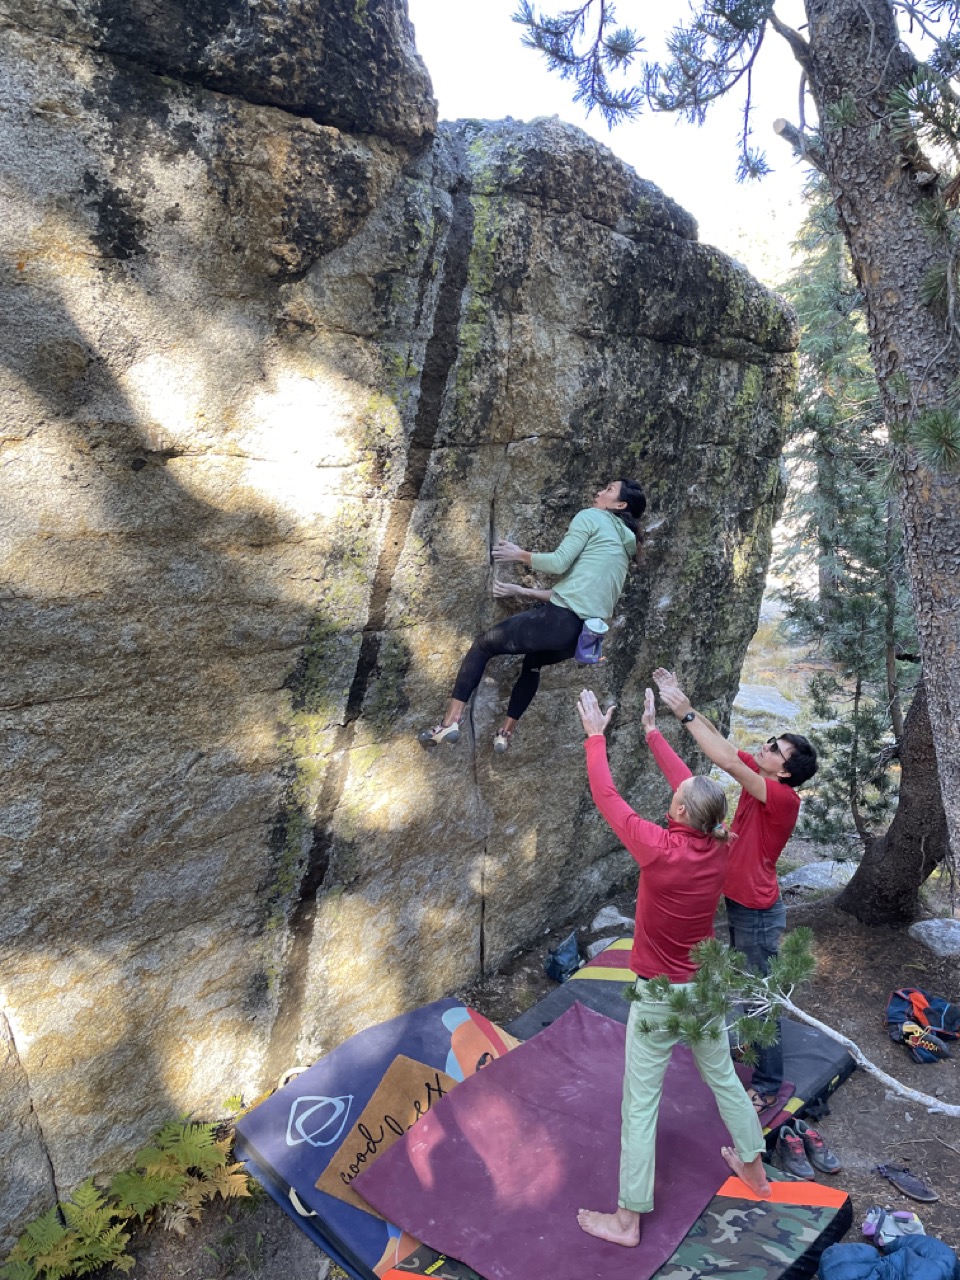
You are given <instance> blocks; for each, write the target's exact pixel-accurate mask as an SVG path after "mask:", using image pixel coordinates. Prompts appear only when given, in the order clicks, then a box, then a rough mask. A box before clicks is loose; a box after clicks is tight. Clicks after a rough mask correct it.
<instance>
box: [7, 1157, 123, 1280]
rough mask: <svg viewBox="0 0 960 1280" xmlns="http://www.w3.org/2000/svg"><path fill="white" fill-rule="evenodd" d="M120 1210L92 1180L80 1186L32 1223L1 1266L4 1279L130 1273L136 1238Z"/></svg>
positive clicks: (55, 1279)
mask: <svg viewBox="0 0 960 1280" xmlns="http://www.w3.org/2000/svg"><path fill="white" fill-rule="evenodd" d="M117 1216H118V1215H117V1213H116V1211H115V1210H114V1209H113V1208H112V1207H111V1206H110V1205H109V1204H108V1203H107V1200H106V1199H105V1197H104V1196H103V1195H102V1194H101V1193H100V1192H99V1191H97V1189H96V1188H95V1187H94V1185H93V1182H92V1181H88V1182H84V1183H83V1185H82V1186H80V1187H78V1188H77V1190H76V1191H75V1192H74V1194H73V1198H72V1199H71V1200H68V1201H66V1202H65V1203H63V1204H60V1205H58V1206H57V1208H55V1209H51V1210H50V1211H49V1212H48V1213H45V1214H44V1215H43V1216H42V1217H40V1218H37V1219H36V1220H35V1221H34V1222H31V1223H30V1225H29V1226H28V1227H27V1229H26V1231H25V1232H24V1233H23V1235H22V1236H21V1237H20V1239H19V1240H18V1241H17V1243H16V1244H15V1245H14V1247H13V1251H12V1252H11V1254H10V1257H9V1259H8V1260H7V1262H6V1264H5V1265H4V1266H3V1267H0V1276H2V1277H3V1280H37V1278H38V1277H42V1280H64V1278H65V1277H67V1276H86V1275H89V1274H90V1273H91V1272H92V1271H98V1270H99V1269H100V1268H101V1267H105V1266H112V1267H116V1268H117V1270H119V1271H129V1270H130V1268H131V1267H132V1266H133V1258H131V1257H130V1256H129V1255H128V1254H127V1252H126V1244H127V1241H128V1240H129V1239H130V1237H129V1235H127V1234H126V1233H125V1232H124V1230H123V1221H122V1220H121V1221H117Z"/></svg>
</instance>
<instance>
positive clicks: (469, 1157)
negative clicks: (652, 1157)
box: [354, 1004, 730, 1280]
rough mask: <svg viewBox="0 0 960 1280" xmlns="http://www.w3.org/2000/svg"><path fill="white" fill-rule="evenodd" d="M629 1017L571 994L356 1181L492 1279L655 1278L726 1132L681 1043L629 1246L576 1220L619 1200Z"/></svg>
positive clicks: (409, 1226) (699, 1201) (710, 1175)
mask: <svg viewBox="0 0 960 1280" xmlns="http://www.w3.org/2000/svg"><path fill="white" fill-rule="evenodd" d="M625 1033H626V1028H625V1027H624V1026H623V1024H622V1023H620V1022H616V1021H614V1020H613V1019H612V1018H607V1017H604V1016H603V1014H600V1013H595V1012H594V1011H593V1010H592V1009H587V1008H586V1007H585V1006H584V1005H582V1004H575V1005H573V1006H572V1008H570V1009H568V1010H567V1011H566V1013H564V1014H563V1015H562V1016H561V1017H560V1018H558V1019H557V1021H556V1022H554V1023H552V1024H551V1025H550V1026H549V1027H547V1028H545V1029H544V1030H543V1031H541V1032H540V1033H539V1034H538V1035H536V1036H534V1037H533V1039H531V1040H528V1041H527V1042H526V1043H525V1044H522V1045H520V1046H519V1047H518V1048H516V1049H514V1050H513V1051H512V1052H511V1053H508V1054H507V1055H506V1056H505V1057H503V1058H500V1059H499V1060H497V1061H495V1062H491V1063H490V1064H489V1066H486V1067H484V1069H483V1070H482V1071H480V1072H478V1073H477V1074H476V1075H475V1076H473V1077H471V1078H470V1079H468V1080H465V1081H464V1082H463V1084H461V1085H459V1086H458V1087H457V1088H456V1089H454V1090H453V1091H452V1092H451V1093H448V1094H447V1095H446V1096H445V1097H444V1098H442V1099H441V1100H440V1101H439V1102H438V1103H435V1104H434V1106H433V1107H432V1108H431V1110H430V1111H429V1112H428V1113H427V1115H425V1116H423V1118H422V1119H420V1120H419V1121H418V1122H417V1124H416V1125H415V1126H414V1127H413V1128H412V1129H410V1130H409V1132H408V1133H407V1134H406V1135H405V1136H404V1137H403V1138H402V1139H401V1140H400V1141H399V1142H397V1143H396V1144H395V1145H394V1146H393V1147H391V1149H390V1150H389V1151H386V1152H384V1154H383V1155H382V1156H380V1158H379V1159H378V1160H377V1161H376V1163H375V1164H373V1165H372V1166H371V1167H370V1168H369V1169H368V1170H367V1171H366V1172H365V1173H362V1174H361V1175H360V1177H359V1178H358V1179H357V1180H356V1182H355V1183H354V1186H355V1187H356V1189H357V1191H358V1192H359V1193H360V1194H361V1195H362V1196H363V1197H364V1198H365V1199H366V1200H368V1201H369V1202H370V1204H372V1205H373V1206H374V1207H375V1208H376V1209H377V1210H379V1211H380V1212H381V1213H382V1214H384V1215H385V1216H386V1217H387V1218H389V1220H390V1221H391V1222H395V1223H397V1224H398V1225H399V1226H402V1227H403V1228H404V1230H406V1231H409V1232H410V1233H411V1234H412V1235H414V1236H416V1237H417V1238H418V1239H419V1240H422V1241H424V1243H426V1244H429V1245H430V1246H432V1247H433V1248H434V1249H437V1250H439V1251H440V1252H442V1253H445V1254H448V1255H449V1256H451V1257H454V1258H459V1259H460V1260H461V1261H462V1262H465V1263H467V1264H468V1265H469V1266H471V1267H472V1268H473V1269H474V1270H475V1271H478V1272H479V1273H480V1275H482V1276H485V1277H486V1280H531V1277H536V1278H537V1280H588V1278H589V1277H600V1276H602V1277H603V1280H628V1278H629V1280H649V1277H650V1276H652V1275H653V1274H654V1272H655V1271H656V1270H657V1269H658V1267H660V1266H662V1264H663V1263H664V1262H665V1261H666V1260H667V1259H668V1258H669V1257H670V1255H671V1254H672V1253H673V1251H674V1250H675V1249H676V1247H677V1245H678V1244H679V1243H680V1241H681V1240H682V1239H683V1237H684V1236H685V1234H686V1233H687V1231H688V1230H689V1228H690V1226H691V1225H692V1223H693V1222H695V1221H696V1219H697V1218H698V1217H699V1215H700V1214H701V1212H702V1211H703V1209H704V1208H705V1207H706V1205H707V1203H708V1202H709V1201H710V1199H711V1198H712V1197H713V1196H714V1195H715V1194H716V1192H717V1190H718V1189H719V1187H720V1186H721V1185H722V1184H723V1183H724V1182H725V1181H726V1179H727V1177H728V1176H729V1172H730V1171H729V1169H728V1168H727V1166H726V1164H725V1163H724V1161H723V1157H722V1156H721V1155H720V1148H721V1146H723V1145H725V1144H726V1143H728V1142H729V1140H730V1139H729V1135H728V1134H727V1131H726V1129H725V1128H724V1125H723V1123H722V1121H721V1120H720V1116H719V1113H718V1111H717V1107H716V1103H715V1102H714V1100H713V1095H712V1094H711V1092H710V1090H709V1089H708V1088H707V1086H706V1085H705V1084H704V1083H703V1081H702V1080H701V1079H700V1075H699V1072H698V1071H697V1068H696V1066H695V1064H694V1062H693V1058H692V1056H691V1054H690V1051H689V1049H687V1048H685V1046H683V1045H678V1046H677V1048H676V1049H675V1050H674V1054H673V1061H672V1063H671V1066H670V1069H669V1070H668V1072H667V1076H666V1081H665V1085H664V1094H663V1102H662V1104H661V1107H660V1122H659V1128H658V1133H657V1180H656V1186H655V1190H654V1196H655V1200H656V1206H655V1208H654V1211H653V1212H652V1213H650V1214H646V1215H645V1216H644V1218H643V1239H642V1240H641V1243H640V1246H639V1248H637V1249H624V1248H622V1247H621V1246H619V1245H614V1244H608V1243H607V1242H605V1241H602V1240H597V1239H594V1238H593V1237H591V1236H588V1235H586V1234H585V1233H584V1232H582V1231H581V1230H580V1228H579V1226H578V1225H577V1216H576V1215H577V1209H578V1208H580V1207H581V1206H583V1207H584V1208H591V1209H601V1210H604V1211H611V1210H613V1209H614V1208H615V1207H616V1203H617V1173H618V1163H619V1152H620V1097H621V1089H622V1083H623V1054H624V1041H625Z"/></svg>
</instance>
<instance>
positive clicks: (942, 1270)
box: [820, 1236, 960, 1280]
mask: <svg viewBox="0 0 960 1280" xmlns="http://www.w3.org/2000/svg"><path fill="white" fill-rule="evenodd" d="M820 1280H960V1261H958V1260H957V1255H956V1254H955V1253H954V1251H953V1250H952V1249H951V1248H950V1246H949V1245H945V1244H944V1243H943V1241H942V1240H935V1239H933V1237H932V1236H901V1237H900V1238H899V1239H898V1240H893V1241H891V1243H890V1245H889V1247H888V1249H887V1251H886V1253H877V1251H876V1249H875V1248H874V1247H873V1245H872V1244H832V1245H831V1246H830V1248H829V1249H824V1251H823V1256H822V1257H821V1259H820Z"/></svg>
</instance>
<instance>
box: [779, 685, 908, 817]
mask: <svg viewBox="0 0 960 1280" xmlns="http://www.w3.org/2000/svg"><path fill="white" fill-rule="evenodd" d="M810 697H811V701H812V704H813V712H814V715H816V716H818V717H819V718H820V719H821V720H822V721H823V722H824V724H823V727H822V728H820V729H816V730H812V731H811V733H810V738H811V740H812V742H813V745H814V746H815V747H816V749H817V754H818V756H819V757H820V758H821V760H825V761H827V765H826V767H822V768H821V770H820V773H819V774H818V775H817V782H816V786H815V787H814V788H813V789H812V790H811V791H810V793H809V794H808V793H805V799H804V802H803V809H802V814H801V821H800V830H801V832H802V833H803V834H804V835H806V836H809V837H810V838H811V839H813V840H821V841H826V842H831V841H835V840H837V839H838V837H841V836H843V835H852V834H853V833H854V832H855V831H863V830H867V831H873V830H877V829H882V828H883V827H884V826H885V825H886V823H887V821H888V820H889V818H890V815H891V812H892V810H893V808H894V807H895V804H896V799H897V785H896V784H897V778H896V775H895V774H894V771H893V770H892V768H891V767H890V766H891V760H890V759H889V758H888V757H889V756H890V755H891V748H892V734H891V730H890V717H889V714H888V713H887V709H886V707H884V706H883V705H882V703H880V702H878V701H875V700H872V699H864V698H863V697H862V696H861V698H860V699H859V701H858V700H857V694H856V687H855V689H854V692H853V693H851V692H850V691H849V690H848V689H847V688H846V687H845V686H844V685H843V684H842V683H841V682H840V681H839V680H838V679H837V678H836V677H835V676H832V675H827V674H824V673H818V674H817V675H816V676H815V677H814V679H813V680H812V681H811V684H810Z"/></svg>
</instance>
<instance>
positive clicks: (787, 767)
mask: <svg viewBox="0 0 960 1280" xmlns="http://www.w3.org/2000/svg"><path fill="white" fill-rule="evenodd" d="M779 736H780V737H781V738H782V739H783V740H784V742H789V743H790V745H791V747H793V750H792V751H791V752H790V759H789V760H784V762H783V768H784V771H785V772H786V773H788V774H789V775H790V776H789V777H788V778H782V779H781V781H782V782H785V783H786V784H787V786H788V787H802V786H803V784H804V783H805V782H806V781H807V779H808V778H812V777H813V775H814V774H815V773H816V772H817V753H816V751H815V750H814V748H813V745H812V744H811V743H810V742H809V741H808V739H806V738H805V737H804V736H803V734H802V733H781V734H780V735H779Z"/></svg>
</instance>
